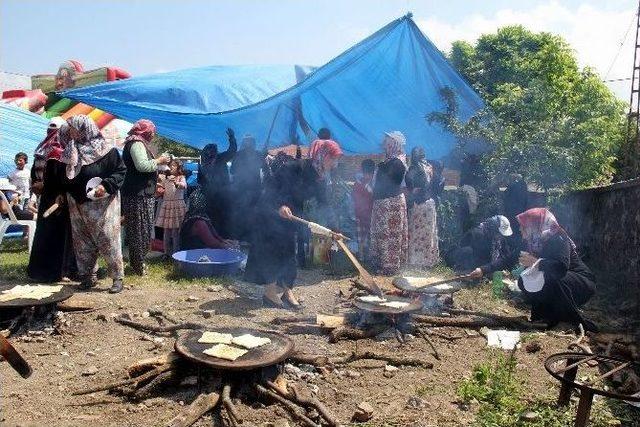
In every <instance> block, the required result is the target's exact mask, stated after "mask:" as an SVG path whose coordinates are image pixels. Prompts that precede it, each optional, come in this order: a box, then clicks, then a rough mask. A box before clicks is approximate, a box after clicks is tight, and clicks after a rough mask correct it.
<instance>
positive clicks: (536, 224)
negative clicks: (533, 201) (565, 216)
mask: <svg viewBox="0 0 640 427" xmlns="http://www.w3.org/2000/svg"><path fill="white" fill-rule="evenodd" d="M516 219H517V220H518V222H519V223H520V230H521V231H522V232H523V233H522V234H523V237H524V235H526V236H527V237H526V243H527V247H528V249H529V252H531V253H533V254H539V253H540V251H541V250H542V245H543V243H544V242H545V241H546V240H548V239H549V238H550V237H552V236H555V235H556V234H560V235H561V236H563V237H564V238H566V239H567V240H568V241H569V243H570V244H571V247H572V248H573V249H574V250H575V248H576V245H575V243H573V240H571V238H570V237H569V235H568V234H567V232H566V231H565V230H564V229H563V228H562V227H561V226H560V224H558V221H557V220H556V217H555V216H554V215H553V214H552V213H551V211H549V209H546V208H533V209H529V210H527V211H525V212H523V213H521V214H520V215H516Z"/></svg>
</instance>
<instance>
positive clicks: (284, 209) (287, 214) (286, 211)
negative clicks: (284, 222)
mask: <svg viewBox="0 0 640 427" xmlns="http://www.w3.org/2000/svg"><path fill="white" fill-rule="evenodd" d="M278 214H279V215H280V216H281V217H282V218H284V219H291V217H292V216H293V212H291V209H290V208H289V206H280V209H278Z"/></svg>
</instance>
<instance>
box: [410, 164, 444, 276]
mask: <svg viewBox="0 0 640 427" xmlns="http://www.w3.org/2000/svg"><path fill="white" fill-rule="evenodd" d="M432 178H433V177H432V174H429V173H428V171H425V170H424V168H421V167H419V166H418V165H412V166H411V167H410V168H409V170H408V171H407V175H406V177H405V182H406V184H407V190H408V191H409V195H408V200H407V205H408V212H409V221H408V222H409V246H408V264H409V265H411V266H413V267H419V268H431V267H433V266H434V265H436V264H437V263H438V260H439V258H440V252H439V250H438V224H437V219H436V203H435V201H434V199H433V193H432V189H431V180H432Z"/></svg>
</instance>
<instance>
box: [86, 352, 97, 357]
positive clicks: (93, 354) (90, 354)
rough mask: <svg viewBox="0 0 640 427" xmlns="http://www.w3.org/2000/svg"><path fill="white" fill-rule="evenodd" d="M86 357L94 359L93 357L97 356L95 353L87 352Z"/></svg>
mask: <svg viewBox="0 0 640 427" xmlns="http://www.w3.org/2000/svg"><path fill="white" fill-rule="evenodd" d="M87 356H92V357H95V356H97V354H96V352H95V351H87Z"/></svg>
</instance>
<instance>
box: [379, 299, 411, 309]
mask: <svg viewBox="0 0 640 427" xmlns="http://www.w3.org/2000/svg"><path fill="white" fill-rule="evenodd" d="M380 305H382V306H385V307H391V308H405V307H406V306H408V305H409V303H408V302H402V301H389V302H383V303H380Z"/></svg>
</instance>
